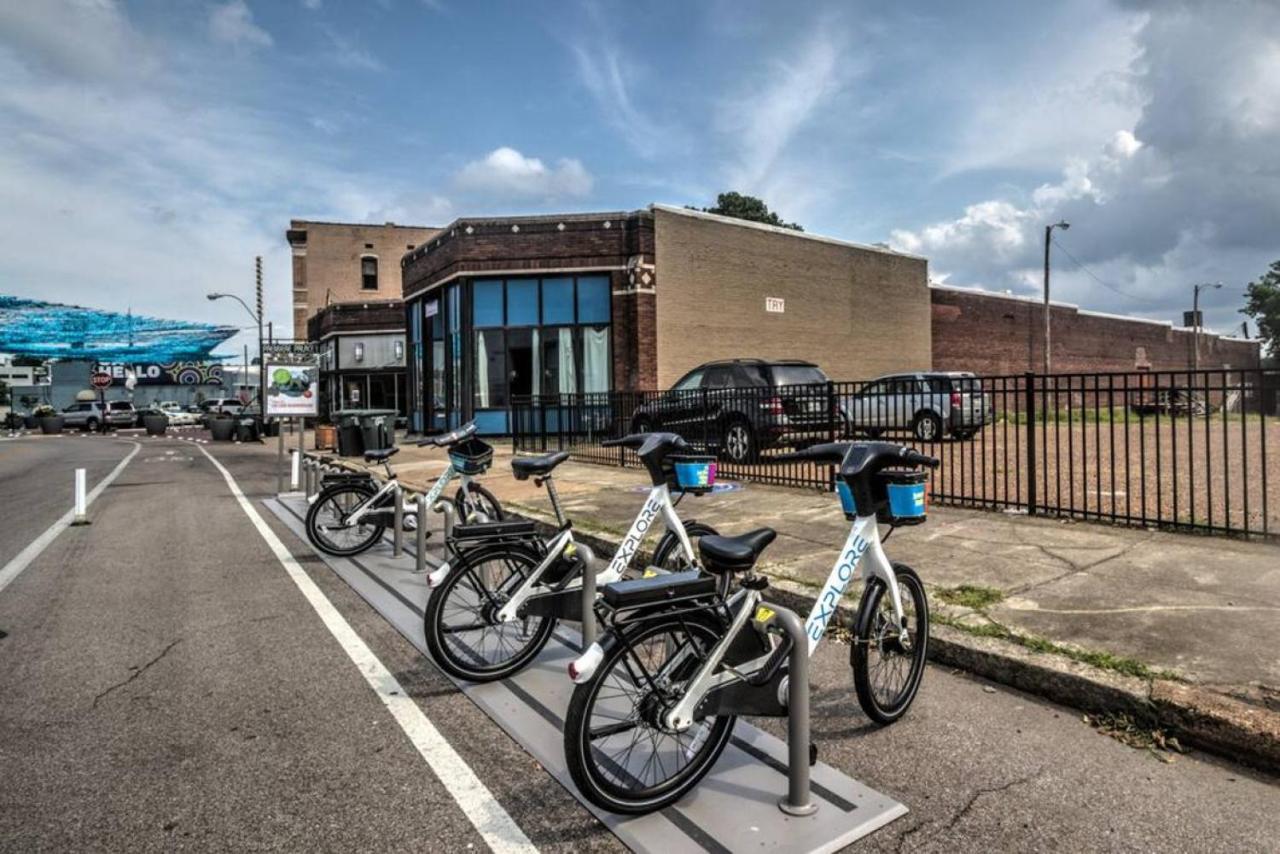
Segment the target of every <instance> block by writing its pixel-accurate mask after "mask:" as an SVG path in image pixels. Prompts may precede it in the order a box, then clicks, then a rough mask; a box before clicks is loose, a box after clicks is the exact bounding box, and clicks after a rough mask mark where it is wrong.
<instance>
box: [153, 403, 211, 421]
mask: <svg viewBox="0 0 1280 854" xmlns="http://www.w3.org/2000/svg"><path fill="white" fill-rule="evenodd" d="M153 409H154V410H155V411H158V412H163V413H164V414H165V415H166V416H168V418H169V426H170V427H188V426H191V425H193V424H199V423H200V417H199V416H198V415H196V414H195V413H192V412H188V411H187V410H185V409H183V408H182V405H181V404H179V403H178V401H176V400H160V401H157V402H156V403H155V404H154V405H153Z"/></svg>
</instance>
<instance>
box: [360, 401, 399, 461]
mask: <svg viewBox="0 0 1280 854" xmlns="http://www.w3.org/2000/svg"><path fill="white" fill-rule="evenodd" d="M395 417H396V411H395V410H394V409H365V410H362V411H361V413H360V435H361V438H362V439H363V440H364V449H365V450H366V451H372V450H377V449H381V448H390V447H392V446H393V445H395V443H396V431H395V427H394V425H395V420H394V419H395Z"/></svg>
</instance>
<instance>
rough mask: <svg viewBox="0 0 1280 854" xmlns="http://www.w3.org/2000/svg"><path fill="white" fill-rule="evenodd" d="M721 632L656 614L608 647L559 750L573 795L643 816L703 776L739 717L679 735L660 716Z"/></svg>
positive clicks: (701, 622)
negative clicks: (574, 786) (574, 787)
mask: <svg viewBox="0 0 1280 854" xmlns="http://www.w3.org/2000/svg"><path fill="white" fill-rule="evenodd" d="M722 632H723V629H722V628H721V627H720V626H719V625H718V624H717V623H716V622H715V621H714V620H713V619H711V618H709V617H701V616H699V615H698V614H696V613H695V614H687V613H686V614H683V615H681V616H679V617H672V616H663V615H659V616H657V617H655V618H654V619H652V620H651V621H649V622H646V623H644V624H643V625H641V626H640V627H639V628H637V629H632V630H630V631H629V632H628V635H627V643H625V644H624V643H622V642H620V641H617V640H615V641H614V643H612V644H611V645H609V644H607V645H606V647H607V651H606V652H605V656H604V659H603V660H602V661H601V662H600V665H599V667H598V668H597V669H596V672H595V675H594V676H593V677H592V678H591V679H590V680H589V681H587V682H585V683H583V684H581V685H578V686H577V687H576V688H575V689H574V692H573V696H572V698H571V699H570V700H569V711H568V714H567V716H566V719H565V729H564V746H565V758H566V760H567V762H568V765H569V773H570V775H571V776H572V777H573V782H574V783H576V784H577V786H578V790H579V791H581V792H582V794H583V795H584V796H585V797H586V798H587V799H588V800H589V801H591V802H592V803H593V804H595V805H596V806H598V807H600V808H601V809H606V810H609V811H610V812H615V813H626V814H642V813H648V812H652V811H654V810H658V809H662V808H663V807H665V806H667V805H669V804H672V803H675V802H676V801H678V800H680V798H682V797H684V796H685V795H686V794H687V793H688V792H689V791H691V790H692V789H693V787H694V786H696V785H697V784H698V782H699V781H700V780H701V779H702V778H703V777H704V776H706V774H707V772H708V771H710V770H711V767H712V765H714V764H715V761H716V759H718V758H719V756H720V754H721V753H722V752H723V751H724V748H725V745H727V744H728V743H729V738H730V736H731V735H732V733H733V724H734V722H735V721H736V720H737V718H736V717H735V716H733V715H717V716H714V717H709V718H704V719H702V720H699V721H697V722H695V723H694V725H693V726H692V727H690V728H689V729H687V730H685V731H684V732H675V731H672V730H669V729H666V728H665V727H664V726H663V725H662V723H661V719H662V715H663V713H664V712H665V711H666V710H667V709H669V708H670V707H671V706H672V705H674V704H675V702H676V701H677V700H678V699H679V696H680V694H681V693H682V691H683V689H684V687H685V683H686V682H687V681H688V680H689V679H691V678H692V677H693V675H694V674H695V673H696V672H697V669H698V667H699V666H700V665H701V663H702V662H703V661H704V660H705V659H706V656H707V654H708V652H709V651H710V650H711V648H712V647H714V646H715V644H716V642H717V641H718V640H719V639H720V637H721V634H722Z"/></svg>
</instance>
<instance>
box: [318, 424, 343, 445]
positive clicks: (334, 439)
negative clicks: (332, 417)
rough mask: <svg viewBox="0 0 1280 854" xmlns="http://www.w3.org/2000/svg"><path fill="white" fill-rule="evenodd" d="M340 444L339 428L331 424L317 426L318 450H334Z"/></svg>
mask: <svg viewBox="0 0 1280 854" xmlns="http://www.w3.org/2000/svg"><path fill="white" fill-rule="evenodd" d="M337 444H338V428H337V427H334V426H333V425H331V424H320V425H317V426H316V450H317V451H332V450H334V448H335V447H336V446H337Z"/></svg>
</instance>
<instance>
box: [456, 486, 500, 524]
mask: <svg viewBox="0 0 1280 854" xmlns="http://www.w3.org/2000/svg"><path fill="white" fill-rule="evenodd" d="M453 506H454V509H455V510H457V511H458V521H459V522H462V523H463V524H466V523H467V522H470V521H471V519H472V517H473V516H474V515H475V514H476V513H483V514H484V515H485V516H486V517H488V519H489V521H490V522H501V521H502V519H503V513H502V505H501V504H499V503H498V499H496V498H494V497H493V493H492V492H490V491H489V490H487V489H485V488H484V487H483V486H481V485H480V484H478V483H473V484H471V485H470V486H468V487H467V489H466V490H465V491H463V489H462V488H461V487H459V488H458V492H457V494H455V495H454V496H453Z"/></svg>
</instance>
